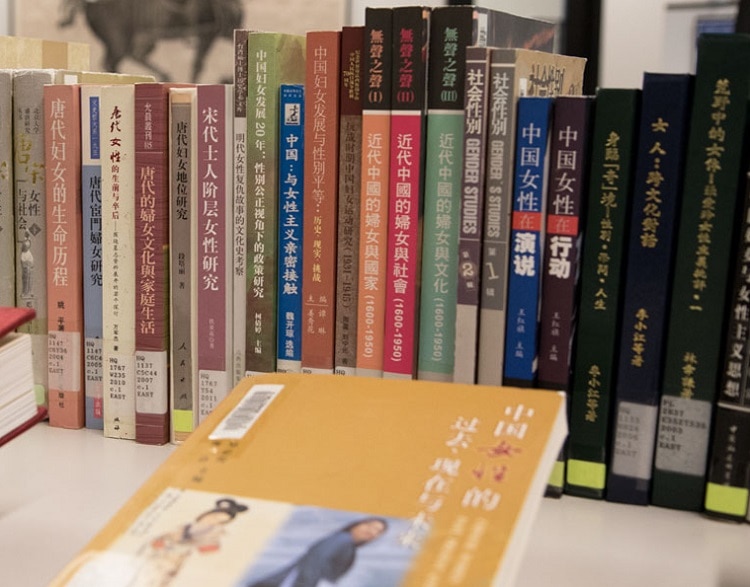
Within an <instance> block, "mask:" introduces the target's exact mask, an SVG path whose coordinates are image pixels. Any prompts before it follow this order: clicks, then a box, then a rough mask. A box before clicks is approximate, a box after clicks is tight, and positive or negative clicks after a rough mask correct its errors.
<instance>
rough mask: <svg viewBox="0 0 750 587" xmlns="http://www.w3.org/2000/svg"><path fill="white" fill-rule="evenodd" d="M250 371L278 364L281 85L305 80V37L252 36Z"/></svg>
mask: <svg viewBox="0 0 750 587" xmlns="http://www.w3.org/2000/svg"><path fill="white" fill-rule="evenodd" d="M247 61H248V81H247V113H246V114H247V312H246V348H245V371H246V373H248V374H250V373H270V372H273V371H275V370H276V295H277V283H278V264H277V259H276V250H277V246H278V230H277V226H278V209H277V208H278V174H279V167H278V160H277V156H276V153H277V152H278V141H279V129H278V123H277V120H278V113H279V86H280V85H281V84H282V83H304V81H305V37H304V36H303V35H291V34H283V33H250V34H249V35H248V38H247Z"/></svg>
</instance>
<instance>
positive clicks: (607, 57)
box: [599, 0, 736, 88]
mask: <svg viewBox="0 0 750 587" xmlns="http://www.w3.org/2000/svg"><path fill="white" fill-rule="evenodd" d="M727 4H733V3H727V2H724V1H718V2H710V1H708V2H707V1H706V0H680V2H676V1H674V0H669V1H668V0H602V27H601V55H600V64H599V85H600V86H602V87H609V88H614V87H640V86H641V82H642V78H643V72H645V71H652V72H670V73H681V72H686V71H689V72H692V71H694V62H693V60H694V44H693V42H694V39H695V26H694V25H695V20H696V18H697V17H699V16H701V17H703V16H708V15H713V14H717V15H723V16H728V17H732V18H733V17H734V15H735V14H736V7H735V6H734V5H731V6H727ZM677 5H681V6H683V8H678V7H677ZM685 5H693V6H687V7H685Z"/></svg>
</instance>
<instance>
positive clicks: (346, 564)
mask: <svg viewBox="0 0 750 587" xmlns="http://www.w3.org/2000/svg"><path fill="white" fill-rule="evenodd" d="M387 528H388V523H387V522H386V521H385V520H384V519H382V518H363V519H360V520H357V521H355V522H352V523H351V524H348V525H346V526H344V527H343V528H341V529H339V530H338V531H336V532H334V533H332V534H329V535H328V536H326V537H324V538H322V539H320V540H318V541H317V542H315V543H314V544H312V545H311V546H310V547H309V548H308V549H307V551H306V552H305V553H304V554H303V555H302V556H300V557H299V558H298V559H297V560H295V561H294V562H293V563H291V564H290V565H287V566H286V567H284V568H282V569H280V570H278V571H276V572H275V573H273V574H271V575H268V576H267V577H265V578H263V579H260V580H258V581H255V582H253V583H250V584H248V585H247V587H318V586H320V585H324V584H332V583H336V582H337V581H338V580H339V579H341V578H342V577H343V576H344V575H345V574H346V573H347V572H348V571H349V569H351V567H352V565H354V562H355V560H356V557H357V549H359V548H361V547H362V546H365V545H366V544H369V543H371V542H372V541H373V540H376V539H377V538H379V537H380V536H381V535H382V534H383V533H384V532H385V531H386V530H387ZM323 581H325V582H327V583H322V582H323Z"/></svg>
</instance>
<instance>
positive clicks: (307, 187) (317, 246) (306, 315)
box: [302, 31, 341, 373]
mask: <svg viewBox="0 0 750 587" xmlns="http://www.w3.org/2000/svg"><path fill="white" fill-rule="evenodd" d="M306 54H307V62H306V67H307V71H306V75H305V179H304V207H303V210H304V212H303V217H304V226H305V231H304V235H303V243H302V247H303V254H302V291H303V297H302V316H303V329H302V371H303V372H305V373H333V367H334V365H333V358H334V336H335V330H336V241H337V226H336V225H337V222H336V219H337V212H338V206H337V198H338V181H339V179H338V178H339V157H338V150H339V95H340V92H339V71H340V66H341V63H340V55H341V33H340V32H339V31H311V32H309V33H307V49H306Z"/></svg>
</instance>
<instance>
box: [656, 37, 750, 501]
mask: <svg viewBox="0 0 750 587" xmlns="http://www.w3.org/2000/svg"><path fill="white" fill-rule="evenodd" d="M749 89H750V36H747V35H704V36H702V37H701V38H700V40H699V43H698V63H697V68H696V79H695V94H694V99H693V109H692V114H691V129H690V135H689V138H688V146H687V149H688V150H687V155H686V165H685V182H684V183H685V188H684V192H683V201H682V212H681V215H680V230H679V235H678V240H677V260H676V264H675V274H674V281H673V287H672V298H671V304H670V316H669V324H668V329H667V347H666V354H665V366H664V376H663V379H662V395H661V404H660V413H659V425H658V431H657V438H656V452H655V458H654V474H653V486H652V494H651V502H652V503H653V504H655V505H660V506H665V507H673V508H676V509H685V510H695V511H699V510H701V509H702V508H703V493H704V489H705V482H706V463H707V455H708V445H709V440H710V430H711V420H712V411H713V402H714V401H715V396H716V390H717V387H718V379H719V376H720V371H721V361H720V359H721V351H722V349H723V346H724V345H723V341H724V322H725V320H724V317H725V315H726V311H725V305H726V303H727V302H726V300H727V293H728V292H727V289H728V285H729V281H730V272H731V269H730V268H731V258H732V256H733V255H732V253H733V250H734V247H735V244H736V243H735V240H734V233H735V232H736V230H735V228H736V227H735V224H736V223H737V219H738V218H739V217H740V216H741V210H740V206H741V197H740V192H741V185H742V182H741V179H742V176H743V173H744V171H745V169H744V165H745V163H744V161H745V158H744V155H745V153H744V143H745V130H746V121H747V96H748V90H749Z"/></svg>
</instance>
